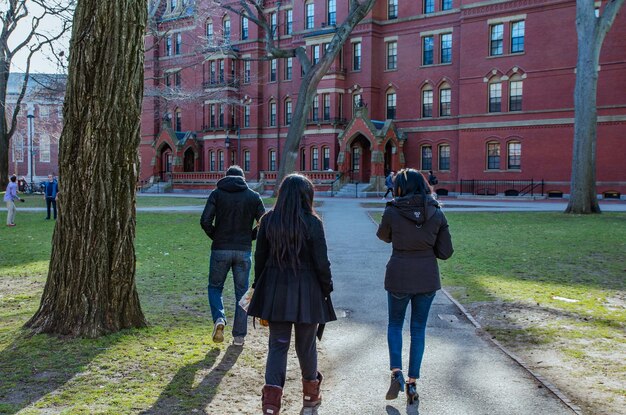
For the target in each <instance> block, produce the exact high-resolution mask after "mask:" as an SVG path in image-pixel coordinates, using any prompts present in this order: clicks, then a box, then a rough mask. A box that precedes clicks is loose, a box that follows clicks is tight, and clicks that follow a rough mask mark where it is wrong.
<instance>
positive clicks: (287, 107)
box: [285, 99, 293, 125]
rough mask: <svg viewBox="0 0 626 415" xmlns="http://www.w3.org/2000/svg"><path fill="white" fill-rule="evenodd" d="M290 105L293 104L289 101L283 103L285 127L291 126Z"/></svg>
mask: <svg viewBox="0 0 626 415" xmlns="http://www.w3.org/2000/svg"><path fill="white" fill-rule="evenodd" d="M292 105H293V103H292V102H291V100H290V99H288V100H287V101H285V125H290V124H291V113H292Z"/></svg>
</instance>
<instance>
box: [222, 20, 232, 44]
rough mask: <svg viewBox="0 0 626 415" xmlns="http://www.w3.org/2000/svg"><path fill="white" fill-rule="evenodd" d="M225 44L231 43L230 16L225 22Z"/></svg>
mask: <svg viewBox="0 0 626 415" xmlns="http://www.w3.org/2000/svg"><path fill="white" fill-rule="evenodd" d="M223 33H224V44H226V45H229V44H230V18H228V17H225V18H224V23H223Z"/></svg>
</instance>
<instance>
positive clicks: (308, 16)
mask: <svg viewBox="0 0 626 415" xmlns="http://www.w3.org/2000/svg"><path fill="white" fill-rule="evenodd" d="M304 10H305V13H304V28H305V29H313V28H314V27H315V3H313V1H312V0H310V1H308V2H307V3H306V4H305V5H304Z"/></svg>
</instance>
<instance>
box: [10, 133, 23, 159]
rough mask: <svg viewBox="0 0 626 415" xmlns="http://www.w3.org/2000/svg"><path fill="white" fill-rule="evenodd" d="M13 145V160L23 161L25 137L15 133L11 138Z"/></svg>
mask: <svg viewBox="0 0 626 415" xmlns="http://www.w3.org/2000/svg"><path fill="white" fill-rule="evenodd" d="M11 144H12V145H11V147H12V149H13V161H14V162H23V161H24V137H22V135H21V134H17V133H15V134H13V137H12V138H11Z"/></svg>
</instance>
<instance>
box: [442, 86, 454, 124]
mask: <svg viewBox="0 0 626 415" xmlns="http://www.w3.org/2000/svg"><path fill="white" fill-rule="evenodd" d="M451 101H452V95H451V91H450V88H441V89H440V90H439V116H440V117H449V116H450V102H451Z"/></svg>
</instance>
